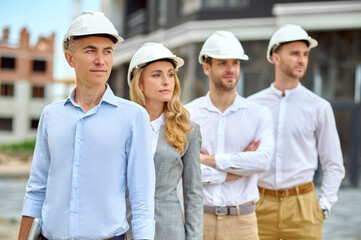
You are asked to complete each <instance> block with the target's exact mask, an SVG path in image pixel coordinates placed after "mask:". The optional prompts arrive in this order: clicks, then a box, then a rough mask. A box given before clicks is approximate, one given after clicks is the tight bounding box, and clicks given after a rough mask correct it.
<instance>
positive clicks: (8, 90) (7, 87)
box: [0, 83, 14, 97]
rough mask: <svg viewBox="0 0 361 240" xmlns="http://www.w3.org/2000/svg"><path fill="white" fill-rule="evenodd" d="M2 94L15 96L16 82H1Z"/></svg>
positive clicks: (0, 93)
mask: <svg viewBox="0 0 361 240" xmlns="http://www.w3.org/2000/svg"><path fill="white" fill-rule="evenodd" d="M0 96H2V97H13V96H14V84H12V83H1V84H0Z"/></svg>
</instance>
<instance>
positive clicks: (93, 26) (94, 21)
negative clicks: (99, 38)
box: [63, 11, 124, 51]
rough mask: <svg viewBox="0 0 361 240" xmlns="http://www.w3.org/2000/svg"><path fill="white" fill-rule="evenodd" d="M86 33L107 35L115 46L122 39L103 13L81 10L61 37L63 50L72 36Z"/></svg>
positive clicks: (66, 48) (85, 34) (86, 34)
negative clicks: (62, 37)
mask: <svg viewBox="0 0 361 240" xmlns="http://www.w3.org/2000/svg"><path fill="white" fill-rule="evenodd" d="M88 35H109V36H110V37H111V39H112V40H113V42H114V45H115V46H114V48H116V47H117V46H118V45H119V44H120V43H121V42H122V41H124V40H123V38H121V37H120V36H119V35H118V31H117V30H116V29H115V27H114V25H113V24H112V22H111V21H110V20H109V19H108V18H107V17H105V15H104V13H102V12H97V11H87V12H83V13H82V14H81V15H80V16H79V17H77V18H76V19H75V20H74V21H73V22H72V24H71V25H70V27H69V29H68V32H67V33H66V34H65V36H64V39H63V50H64V51H65V50H68V42H69V40H70V39H71V38H72V37H81V36H88Z"/></svg>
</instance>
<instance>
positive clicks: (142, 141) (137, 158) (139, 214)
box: [127, 109, 155, 239]
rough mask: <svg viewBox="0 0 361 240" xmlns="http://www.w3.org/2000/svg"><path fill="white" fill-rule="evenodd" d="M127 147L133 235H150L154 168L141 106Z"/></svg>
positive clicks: (149, 136)
mask: <svg viewBox="0 0 361 240" xmlns="http://www.w3.org/2000/svg"><path fill="white" fill-rule="evenodd" d="M128 148H129V149H128V166H127V183H128V189H129V200H130V204H131V209H132V216H133V219H132V221H131V224H132V231H133V237H134V239H153V238H154V229H155V221H154V191H155V170H154V162H153V160H152V151H151V135H150V121H149V116H148V114H147V112H146V111H145V110H144V109H142V110H141V111H139V114H138V115H137V117H136V119H135V121H134V122H133V125H132V136H131V140H130V143H129V146H128Z"/></svg>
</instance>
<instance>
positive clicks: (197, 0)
mask: <svg viewBox="0 0 361 240" xmlns="http://www.w3.org/2000/svg"><path fill="white" fill-rule="evenodd" d="M201 3H202V2H201V0H181V15H188V14H191V13H194V12H197V11H198V10H199V9H200V8H201Z"/></svg>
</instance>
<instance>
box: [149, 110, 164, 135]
mask: <svg viewBox="0 0 361 240" xmlns="http://www.w3.org/2000/svg"><path fill="white" fill-rule="evenodd" d="M150 125H151V126H152V130H153V131H154V132H155V133H157V132H159V129H160V127H161V126H162V125H164V113H162V115H160V116H159V117H158V118H157V119H155V120H153V121H151V122H150Z"/></svg>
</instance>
